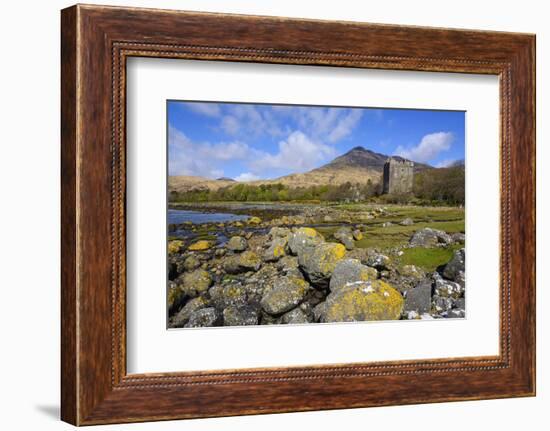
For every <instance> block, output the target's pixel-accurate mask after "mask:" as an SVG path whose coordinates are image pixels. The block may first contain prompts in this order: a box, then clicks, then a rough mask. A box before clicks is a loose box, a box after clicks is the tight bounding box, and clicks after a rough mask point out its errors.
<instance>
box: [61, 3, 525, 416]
mask: <svg viewBox="0 0 550 431" xmlns="http://www.w3.org/2000/svg"><path fill="white" fill-rule="evenodd" d="M61 44H62V46H61V48H62V64H61V70H62V94H61V107H62V112H61V117H62V154H61V162H62V184H61V191H62V196H61V199H62V286H61V288H62V328H61V329H62V337H61V339H62V346H61V350H62V364H61V365H62V382H61V383H62V390H61V393H62V400H61V414H62V419H63V420H65V421H67V422H69V423H72V424H75V425H92V424H105V423H118V422H138V421H152V420H167V419H180V418H198V417H214V416H229V415H242V414H259V413H274V412H289V411H308V410H321V409H341V408H354V407H368V406H382V405H396V404H412V403H430V402H442V401H455V400H473V399H489V398H502V397H516V396H533V395H534V394H535V133H534V132H535V108H534V101H535V78H534V73H535V72H534V71H535V37H534V35H529V34H513V33H499V32H486V31H471V30H450V29H436V28H422V27H403V26H391V25H379V24H366V23H352V22H329V21H313V20H297V19H286V18H275V17H254V16H240V15H220V14H212V13H196V12H192V13H191V12H179V11H168V10H148V9H134V8H119V7H104V6H92V5H85V6H83V5H77V6H73V7H70V8H68V9H65V10H63V11H62V27H61Z"/></svg>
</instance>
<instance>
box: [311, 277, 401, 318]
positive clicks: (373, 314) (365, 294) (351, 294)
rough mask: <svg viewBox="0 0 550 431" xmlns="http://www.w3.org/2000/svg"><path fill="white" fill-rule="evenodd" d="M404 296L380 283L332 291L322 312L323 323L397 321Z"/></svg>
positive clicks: (368, 283) (351, 286) (361, 284)
mask: <svg viewBox="0 0 550 431" xmlns="http://www.w3.org/2000/svg"><path fill="white" fill-rule="evenodd" d="M403 303H404V300H403V297H402V296H401V294H400V293H399V292H398V291H397V290H395V289H394V288H393V287H391V286H390V285H389V284H388V283H385V282H383V281H381V280H374V281H358V282H355V283H350V284H348V285H347V286H345V287H343V288H341V289H338V290H337V291H335V292H331V293H330V295H329V296H328V297H327V300H326V305H325V306H324V308H323V310H322V312H321V318H320V320H321V321H322V322H359V321H371V320H397V319H399V318H400V317H401V313H402V311H403Z"/></svg>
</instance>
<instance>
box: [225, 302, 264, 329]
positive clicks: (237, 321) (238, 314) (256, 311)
mask: <svg viewBox="0 0 550 431" xmlns="http://www.w3.org/2000/svg"><path fill="white" fill-rule="evenodd" d="M259 318H260V308H259V307H257V306H253V305H243V306H238V307H236V306H230V307H227V308H226V309H225V310H223V324H224V326H245V325H257V324H258V322H259Z"/></svg>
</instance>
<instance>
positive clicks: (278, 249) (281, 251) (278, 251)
mask: <svg viewBox="0 0 550 431" xmlns="http://www.w3.org/2000/svg"><path fill="white" fill-rule="evenodd" d="M284 255H285V248H284V247H283V246H281V245H276V246H275V247H274V248H273V256H274V257H281V256H284Z"/></svg>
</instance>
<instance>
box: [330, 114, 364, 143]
mask: <svg viewBox="0 0 550 431" xmlns="http://www.w3.org/2000/svg"><path fill="white" fill-rule="evenodd" d="M362 114H363V113H362V111H360V110H358V109H352V110H351V111H350V112H349V114H347V115H346V116H344V117H342V118H340V119H339V121H338V123H337V124H336V127H334V129H332V131H331V132H330V134H329V135H328V140H329V141H330V142H338V141H339V140H341V139H343V138H345V137H346V136H348V135H349V134H350V133H351V132H352V131H353V129H354V128H355V126H356V125H357V123H358V122H359V120H360V119H361V116H362Z"/></svg>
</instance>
